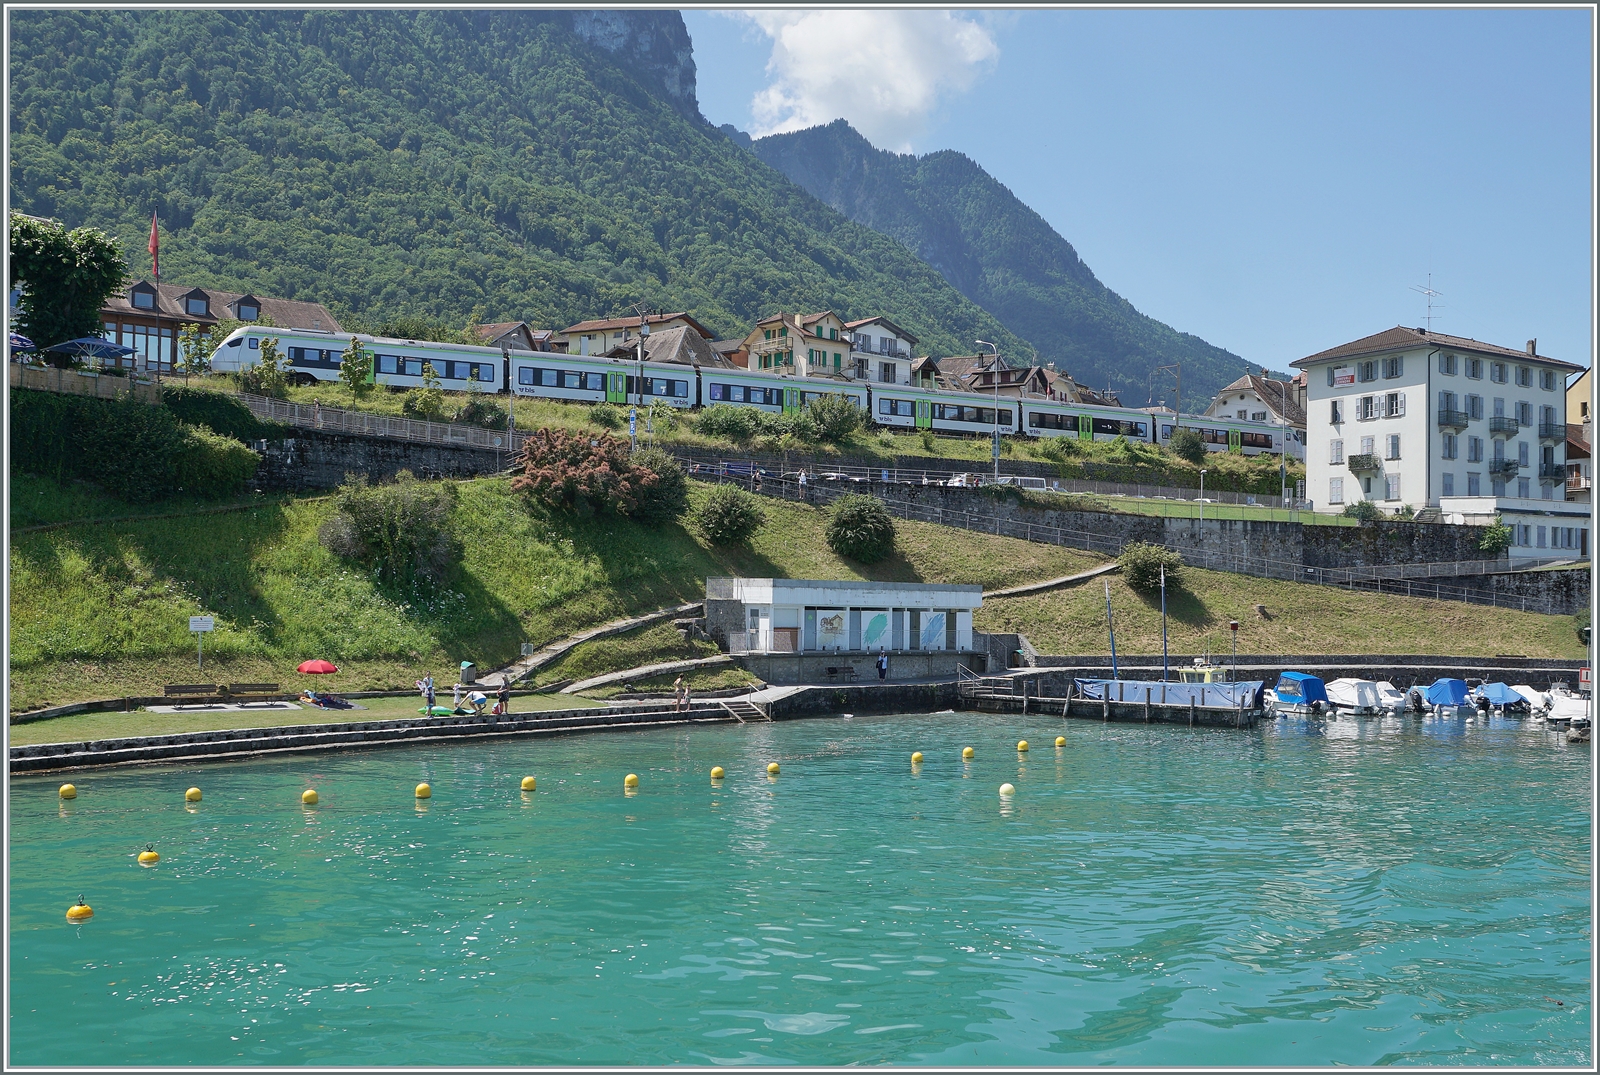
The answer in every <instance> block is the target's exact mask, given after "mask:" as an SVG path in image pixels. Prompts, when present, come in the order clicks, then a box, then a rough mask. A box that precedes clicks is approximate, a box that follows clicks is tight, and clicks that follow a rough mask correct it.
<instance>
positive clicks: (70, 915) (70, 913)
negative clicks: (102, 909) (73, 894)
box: [67, 896, 94, 922]
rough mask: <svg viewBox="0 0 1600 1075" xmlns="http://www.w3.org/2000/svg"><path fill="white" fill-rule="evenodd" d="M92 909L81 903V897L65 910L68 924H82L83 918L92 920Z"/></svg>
mask: <svg viewBox="0 0 1600 1075" xmlns="http://www.w3.org/2000/svg"><path fill="white" fill-rule="evenodd" d="M93 917H94V909H93V908H92V907H90V906H89V905H88V904H87V903H84V902H83V897H82V896H79V897H78V902H77V903H74V904H73V905H72V906H71V907H68V908H67V921H68V922H82V921H83V920H84V919H85V918H93Z"/></svg>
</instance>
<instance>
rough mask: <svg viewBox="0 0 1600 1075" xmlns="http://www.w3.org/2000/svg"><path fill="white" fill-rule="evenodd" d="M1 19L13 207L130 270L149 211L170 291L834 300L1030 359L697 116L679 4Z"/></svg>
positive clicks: (620, 306)
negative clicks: (90, 234) (57, 224)
mask: <svg viewBox="0 0 1600 1075" xmlns="http://www.w3.org/2000/svg"><path fill="white" fill-rule="evenodd" d="M10 18H11V50H12V52H11V56H10V60H11V68H10V70H11V85H10V91H11V120H10V122H11V136H12V141H11V147H12V152H11V161H10V163H11V166H12V171H11V197H12V204H13V205H14V206H15V207H16V208H18V209H21V210H23V211H25V212H29V213H35V214H39V215H46V216H56V217H58V218H60V219H62V220H63V221H65V222H66V223H67V224H69V225H74V226H75V225H78V224H94V225H98V226H101V227H104V228H107V229H108V230H111V231H113V232H115V233H117V234H118V235H120V237H121V238H122V240H123V242H124V246H125V249H126V250H128V251H129V254H130V262H131V264H132V266H133V267H134V269H135V271H136V272H140V273H143V272H147V271H148V266H149V261H148V259H147V256H146V255H145V254H144V244H145V236H146V235H147V233H148V228H149V219H150V213H151V211H152V210H153V209H154V210H158V211H159V212H160V214H161V219H162V221H163V222H164V231H163V238H162V251H161V253H162V260H163V266H162V268H163V276H164V277H166V278H167V279H169V280H178V281H183V282H186V283H193V284H207V285H211V286H217V287H226V288H231V289H235V290H259V291H263V292H266V293H269V294H274V295H280V296H283V297H288V298H295V297H303V298H313V299H317V300H320V301H323V302H327V303H329V304H331V305H334V306H335V307H336V308H340V309H343V310H345V311H354V312H356V313H358V314H360V315H362V316H364V317H366V318H368V319H369V320H375V319H378V318H380V317H383V316H388V315H394V314H401V313H412V314H421V315H427V316H432V317H439V318H448V319H451V320H454V321H457V322H459V321H461V320H464V319H466V318H467V317H469V316H471V317H474V318H476V319H479V320H485V321H497V320H509V319H526V320H529V321H532V322H535V323H538V324H544V325H565V324H569V323H572V322H574V321H577V320H579V319H581V318H584V317H591V316H599V315H612V314H617V313H620V312H623V311H625V310H626V308H627V307H628V305H629V304H631V303H634V302H642V303H644V304H646V305H648V306H652V307H666V308H671V309H689V310H693V311H695V313H696V315H697V316H698V317H699V318H700V320H701V321H702V322H704V323H705V324H707V325H708V326H709V327H711V328H712V329H714V330H715V331H717V332H718V333H721V334H732V333H735V332H738V333H743V332H744V331H745V330H746V329H747V327H748V325H749V323H750V322H751V321H752V320H753V319H754V318H756V317H758V316H761V315H764V314H767V313H770V312H773V311H775V310H777V309H779V308H782V309H787V310H797V309H803V310H812V309H823V308H831V309H833V310H835V311H837V312H839V313H840V314H843V315H845V316H846V317H863V316H867V315H869V314H877V313H882V314H886V315H888V316H890V317H892V318H894V319H895V320H896V321H897V322H900V323H903V324H905V325H906V326H907V327H908V328H912V329H913V331H915V332H916V333H917V334H918V335H919V336H921V337H923V339H924V340H925V341H926V343H927V345H928V346H929V348H930V349H931V350H932V351H933V353H935V354H940V353H957V352H970V350H971V347H972V344H971V341H972V340H973V339H974V338H975V337H979V336H982V337H984V338H986V339H993V340H996V341H997V342H1000V343H1001V345H1002V346H1003V347H1007V348H1008V349H1011V350H1012V351H1013V353H1014V352H1015V350H1016V349H1017V348H1018V347H1020V341H1018V340H1017V338H1016V337H1015V336H1013V335H1012V334H1011V333H1009V332H1008V331H1007V330H1006V329H1005V328H1004V327H1003V326H1002V325H1000V324H999V322H998V321H997V320H996V319H995V318H994V317H993V316H992V315H990V314H988V313H986V312H985V311H984V310H982V309H981V308H979V307H978V306H977V305H976V304H975V303H973V302H971V301H970V300H968V299H966V298H964V297H963V296H962V295H961V294H960V293H959V292H957V291H956V290H955V289H954V288H953V287H951V286H950V284H949V283H948V282H947V281H946V280H945V279H944V278H943V277H941V276H940V274H939V273H938V272H937V271H935V270H934V269H932V268H931V267H930V266H928V265H927V264H925V263H923V262H922V261H920V260H918V259H917V258H916V257H915V256H914V255H913V254H912V253H911V252H910V251H908V250H907V249H906V248H905V247H904V246H902V245H901V244H900V243H897V242H895V241H893V240H891V239H889V238H887V237H885V236H883V235H881V234H879V233H878V232H875V231H873V230H872V229H870V228H868V227H865V226H863V225H859V224H855V223H852V222H851V221H849V220H847V219H845V218H844V217H842V216H841V215H839V214H838V213H837V212H835V211H834V210H832V209H829V208H828V207H826V206H824V205H822V204H821V203H820V202H818V201H817V200H816V199H814V198H812V197H811V196H810V195H809V194H807V193H805V192H804V191H803V190H801V189H800V188H799V187H797V186H796V185H794V184H793V183H791V182H790V181H789V180H787V179H786V178H784V177H783V176H782V175H781V174H779V173H778V172H776V171H775V170H773V169H772V168H770V167H768V166H767V165H765V164H763V163H762V162H761V161H759V160H758V159H756V158H755V157H753V156H751V155H750V154H749V153H746V152H744V151H743V150H742V149H740V148H739V147H737V146H736V145H734V144H733V143H732V142H730V141H729V140H728V139H727V138H726V137H724V136H723V135H722V134H720V133H718V132H717V131H715V130H714V129H713V128H711V126H710V125H709V124H707V123H706V122H705V121H704V120H703V119H701V118H700V116H699V111H698V107H697V106H696V104H695V100H694V65H693V60H692V57H691V56H690V53H689V51H688V36H687V33H686V31H685V30H684V27H683V23H682V20H681V18H679V16H678V15H677V13H676V12H627V13H621V12H546V11H514V10H498V9H497V10H487V11H476V12H456V11H421V12H415V11H374V10H346V11H290V10H269V11H166V12H163V11H138V12H129V11H110V10H104V11H78V12H74V11H30V12H23V11H18V12H13V13H11V15H10ZM995 333H998V334H999V335H993V334H995Z"/></svg>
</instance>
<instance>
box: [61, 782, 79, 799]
mask: <svg viewBox="0 0 1600 1075" xmlns="http://www.w3.org/2000/svg"><path fill="white" fill-rule="evenodd" d="M59 794H60V795H61V797H62V798H63V799H76V798H77V797H78V789H77V788H76V787H74V786H73V785H71V784H62V785H61V791H60V792H59Z"/></svg>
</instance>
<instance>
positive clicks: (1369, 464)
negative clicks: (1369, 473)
mask: <svg viewBox="0 0 1600 1075" xmlns="http://www.w3.org/2000/svg"><path fill="white" fill-rule="evenodd" d="M1348 465H1349V467H1350V469H1351V470H1354V471H1363V470H1382V469H1383V464H1382V463H1380V462H1379V461H1378V457H1377V455H1376V454H1374V453H1373V452H1361V453H1359V454H1356V455H1352V456H1350V458H1349V461H1348Z"/></svg>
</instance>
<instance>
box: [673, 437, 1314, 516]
mask: <svg viewBox="0 0 1600 1075" xmlns="http://www.w3.org/2000/svg"><path fill="white" fill-rule="evenodd" d="M667 451H669V452H670V453H672V456H673V458H675V459H677V460H678V462H679V464H680V465H682V466H683V468H684V469H685V470H687V471H688V472H689V473H690V474H691V475H694V476H708V475H709V476H711V477H715V476H717V475H719V474H729V475H733V476H737V475H740V474H745V475H748V474H750V473H752V471H755V470H759V471H760V472H761V474H762V476H763V477H773V478H790V479H793V478H796V477H797V476H798V475H799V473H800V472H801V471H802V470H803V471H805V473H806V480H807V482H809V483H816V482H843V481H848V482H854V483H856V484H865V483H868V482H882V483H886V484H889V485H945V484H948V482H949V480H950V479H951V478H955V477H963V478H964V477H965V476H970V477H971V481H972V486H977V485H978V484H980V483H984V484H993V481H994V476H993V470H992V469H990V468H985V467H984V466H983V464H982V463H981V462H980V461H978V460H950V461H944V460H936V459H930V460H929V461H928V464H929V465H928V466H927V467H903V466H896V465H893V464H891V465H889V466H864V465H861V464H846V463H830V462H824V461H817V460H810V461H794V462H790V461H787V460H784V459H782V458H764V457H759V456H757V457H755V458H753V459H737V460H730V459H725V458H723V455H724V453H722V452H719V451H715V450H706V449H697V448H686V447H680V446H677V445H674V446H671V447H669V448H668V449H667ZM1025 465H1026V464H1025ZM1034 469H1036V468H1032V467H1029V468H1028V469H1027V470H1023V469H1021V468H1017V467H1008V466H1007V464H1005V463H1001V473H1000V476H1001V478H1013V479H1014V478H1018V477H1040V475H1038V474H1035V473H1032V472H1031V471H1033V470H1034ZM1044 482H1045V486H1046V488H1045V490H1044V491H1045V492H1061V493H1091V494H1095V495H1099V496H1127V497H1138V498H1142V499H1153V500H1189V501H1192V500H1196V499H1198V498H1199V497H1200V490H1199V489H1197V488H1194V487H1190V486H1172V485H1143V484H1135V483H1127V482H1102V481H1090V480H1088V479H1079V478H1053V477H1045V478H1044ZM963 484H965V482H963ZM1012 484H1015V483H1014V482H1013V483H1012ZM1205 497H1206V499H1207V500H1208V501H1212V502H1214V503H1218V504H1235V505H1240V506H1248V507H1262V508H1280V509H1281V508H1288V509H1289V510H1294V509H1298V508H1303V507H1304V503H1305V502H1304V501H1302V500H1297V499H1295V498H1294V497H1290V498H1289V499H1288V500H1287V501H1285V500H1284V499H1283V498H1282V497H1277V496H1270V495H1268V494H1265V493H1236V492H1232V491H1230V490H1222V489H1207V490H1206V491H1205Z"/></svg>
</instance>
